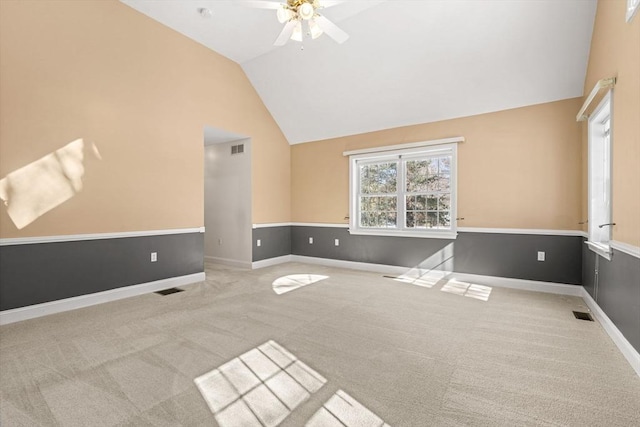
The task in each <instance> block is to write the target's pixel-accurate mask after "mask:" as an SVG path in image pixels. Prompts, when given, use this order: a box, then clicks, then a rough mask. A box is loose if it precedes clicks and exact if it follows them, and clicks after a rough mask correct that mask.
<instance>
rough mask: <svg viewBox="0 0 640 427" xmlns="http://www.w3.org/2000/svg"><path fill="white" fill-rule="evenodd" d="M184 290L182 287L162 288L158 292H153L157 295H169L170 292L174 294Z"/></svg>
mask: <svg viewBox="0 0 640 427" xmlns="http://www.w3.org/2000/svg"><path fill="white" fill-rule="evenodd" d="M182 291H184V289H180V288H169V289H163V290H161V291H158V292H154V293H156V294H158V295H163V296H164V295H171V294H175V293H176V292H182Z"/></svg>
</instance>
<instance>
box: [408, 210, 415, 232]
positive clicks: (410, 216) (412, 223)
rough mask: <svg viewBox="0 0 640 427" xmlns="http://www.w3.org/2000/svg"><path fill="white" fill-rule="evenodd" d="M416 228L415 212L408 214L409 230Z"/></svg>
mask: <svg viewBox="0 0 640 427" xmlns="http://www.w3.org/2000/svg"><path fill="white" fill-rule="evenodd" d="M415 226H416V222H415V218H414V217H413V212H407V228H414V227H415Z"/></svg>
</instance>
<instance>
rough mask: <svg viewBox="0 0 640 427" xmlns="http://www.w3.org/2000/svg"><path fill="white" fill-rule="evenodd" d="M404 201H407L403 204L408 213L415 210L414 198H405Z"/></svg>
mask: <svg viewBox="0 0 640 427" xmlns="http://www.w3.org/2000/svg"><path fill="white" fill-rule="evenodd" d="M406 200H407V201H406V203H405V206H406V209H407V210H408V211H411V210H415V209H416V196H407V199H406Z"/></svg>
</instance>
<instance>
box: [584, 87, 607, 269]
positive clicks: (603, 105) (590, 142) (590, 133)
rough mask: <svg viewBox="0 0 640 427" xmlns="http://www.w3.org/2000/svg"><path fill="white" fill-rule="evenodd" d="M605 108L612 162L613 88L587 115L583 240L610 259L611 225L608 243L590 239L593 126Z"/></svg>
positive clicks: (592, 223) (600, 119)
mask: <svg viewBox="0 0 640 427" xmlns="http://www.w3.org/2000/svg"><path fill="white" fill-rule="evenodd" d="M605 108H608V112H609V120H610V125H609V129H610V131H609V132H610V133H609V138H610V142H609V150H610V152H609V159H610V160H609V161H610V164H612V163H613V156H612V153H613V90H611V89H610V90H609V91H607V93H606V94H605V95H604V97H603V98H602V100H601V101H600V103H599V104H598V106H597V107H596V109H595V110H594V111H593V113H592V114H591V115H590V116H589V122H588V125H587V126H588V130H587V134H588V145H589V146H588V152H587V164H588V167H587V169H588V196H589V197H588V205H587V209H588V217H589V226H588V231H587V234H588V238H587V241H586V242H585V243H586V245H587V247H588V248H589V249H591V250H592V251H593V252H595V253H596V254H598V255H600V256H602V257H604V258H605V259H607V260H609V261H610V260H611V254H612V250H611V240H612V238H613V235H612V234H613V233H611V226H608V227H609V244H603V243H601V242H596V241H593V240H591V239H592V237H593V236H592V233H591V229H592V227H597V225H596V224H595V223H594V218H593V212H592V211H591V197H592V190H593V189H592V184H591V182H592V168H591V153H592V150H593V144H595V143H596V141H594V133H595V130H594V128H595V127H596V126H599V123H600V122H601V121H602V117H601V115H602V113H603V110H604V109H605ZM612 172H613V171H612V170H611V167H610V172H609V173H610V182H609V185H610V188H609V219H610V220H611V221H612V220H613V215H612V203H611V202H612V200H613V194H612V193H611V189H612V187H613V185H612V183H611V176H612V175H613V174H612Z"/></svg>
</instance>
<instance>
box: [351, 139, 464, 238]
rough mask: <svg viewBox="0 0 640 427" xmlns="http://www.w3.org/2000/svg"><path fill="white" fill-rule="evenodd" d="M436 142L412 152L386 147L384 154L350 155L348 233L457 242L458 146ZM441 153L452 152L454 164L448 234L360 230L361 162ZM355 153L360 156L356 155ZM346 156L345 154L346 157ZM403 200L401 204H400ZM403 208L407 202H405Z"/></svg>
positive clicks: (423, 145) (442, 231) (410, 150)
mask: <svg viewBox="0 0 640 427" xmlns="http://www.w3.org/2000/svg"><path fill="white" fill-rule="evenodd" d="M453 139H454V138H451V139H447V141H451V140H453ZM455 141H456V142H462V141H464V138H455ZM434 142H435V141H425V142H422V143H415V144H412V146H413V148H405V149H399V150H390V149H389V148H390V147H383V149H384V151H375V152H371V151H369V150H366V151H365V150H362V151H359V152H360V153H361V154H351V155H349V233H350V234H354V235H369V236H396V237H421V238H429V239H455V238H456V237H457V236H458V232H457V221H456V218H457V211H458V209H457V208H458V200H457V197H458V160H457V159H458V144H457V143H448V144H442V143H434ZM439 152H441V153H445V152H447V153H448V152H451V155H452V162H451V173H450V185H451V188H452V189H453V190H452V191H451V199H450V203H451V209H450V212H451V229H449V230H437V229H431V230H407V229H404V230H398V229H382V228H376V229H369V228H360V227H359V226H358V218H359V212H358V198H357V197H356V195H357V186H358V182H359V177H358V167H357V165H356V162H358V161H359V160H360V161H373V162H375V161H381V160H383V159H384V158H387V157H393V156H416V155H419V154H426V155H437V154H438V153H439ZM352 153H357V152H356V151H353V152H352ZM345 154H346V153H345ZM403 180H404V178H402V179H399V180H398V185H401V182H400V181H403ZM400 202H401V201H400V200H398V204H400ZM402 204H403V205H404V200H403V201H402Z"/></svg>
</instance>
